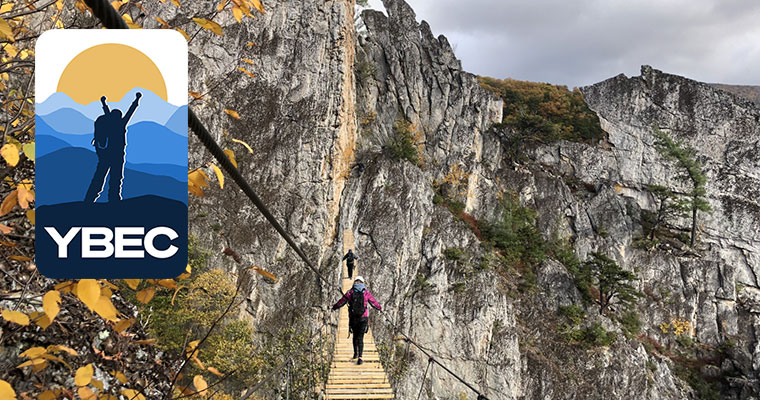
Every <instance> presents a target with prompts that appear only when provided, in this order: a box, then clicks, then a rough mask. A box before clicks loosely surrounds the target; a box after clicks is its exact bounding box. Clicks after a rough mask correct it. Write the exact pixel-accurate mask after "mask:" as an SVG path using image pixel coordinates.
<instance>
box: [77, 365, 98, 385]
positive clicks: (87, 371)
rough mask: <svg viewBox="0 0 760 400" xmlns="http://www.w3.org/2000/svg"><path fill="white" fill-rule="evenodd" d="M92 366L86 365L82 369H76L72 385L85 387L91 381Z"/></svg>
mask: <svg viewBox="0 0 760 400" xmlns="http://www.w3.org/2000/svg"><path fill="white" fill-rule="evenodd" d="M92 373H93V369H92V364H87V365H85V366H84V367H80V368H79V369H77V373H76V375H74V384H75V385H77V386H87V385H89V384H90V381H91V380H92Z"/></svg>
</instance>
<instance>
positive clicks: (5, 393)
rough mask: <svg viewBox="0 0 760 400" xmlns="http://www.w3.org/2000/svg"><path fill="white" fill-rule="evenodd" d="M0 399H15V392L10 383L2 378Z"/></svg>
mask: <svg viewBox="0 0 760 400" xmlns="http://www.w3.org/2000/svg"><path fill="white" fill-rule="evenodd" d="M0 399H5V400H16V392H15V391H14V390H13V388H12V387H11V384H10V383H8V382H6V381H4V380H2V379H0Z"/></svg>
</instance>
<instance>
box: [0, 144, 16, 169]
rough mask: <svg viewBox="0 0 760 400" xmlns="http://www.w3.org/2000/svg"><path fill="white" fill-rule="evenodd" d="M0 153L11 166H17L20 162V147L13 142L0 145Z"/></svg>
mask: <svg viewBox="0 0 760 400" xmlns="http://www.w3.org/2000/svg"><path fill="white" fill-rule="evenodd" d="M0 155H1V156H3V159H5V162H6V163H8V165H10V166H11V167H15V166H16V164H18V160H19V155H18V147H16V146H15V145H13V144H11V143H6V144H5V145H3V147H0Z"/></svg>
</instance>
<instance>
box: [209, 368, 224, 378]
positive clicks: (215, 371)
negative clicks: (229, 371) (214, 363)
mask: <svg viewBox="0 0 760 400" xmlns="http://www.w3.org/2000/svg"><path fill="white" fill-rule="evenodd" d="M206 370H208V372H211V373H212V374H214V375H216V376H219V377H221V376H224V374H223V373H221V372H219V370H218V369H216V368H214V367H208V368H206Z"/></svg>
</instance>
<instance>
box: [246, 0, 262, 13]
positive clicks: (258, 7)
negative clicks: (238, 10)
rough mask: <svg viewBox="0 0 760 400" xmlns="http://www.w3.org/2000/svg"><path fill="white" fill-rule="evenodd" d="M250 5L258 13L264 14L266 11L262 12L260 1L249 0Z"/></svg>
mask: <svg viewBox="0 0 760 400" xmlns="http://www.w3.org/2000/svg"><path fill="white" fill-rule="evenodd" d="M244 1H245V0H244ZM250 3H251V4H253V6H254V7H256V9H257V10H259V12H260V13H262V14H265V13H266V11H264V5H263V4H261V1H260V0H250Z"/></svg>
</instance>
